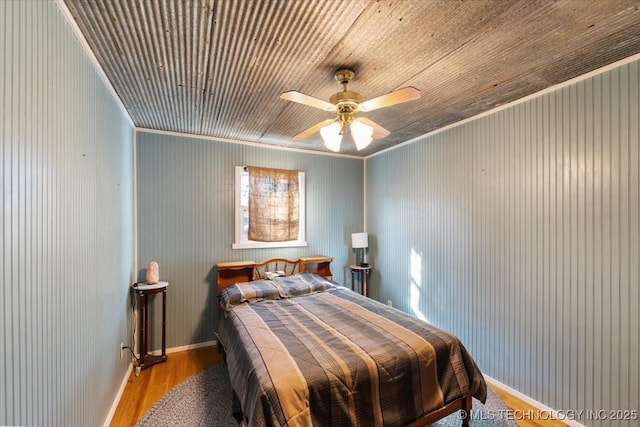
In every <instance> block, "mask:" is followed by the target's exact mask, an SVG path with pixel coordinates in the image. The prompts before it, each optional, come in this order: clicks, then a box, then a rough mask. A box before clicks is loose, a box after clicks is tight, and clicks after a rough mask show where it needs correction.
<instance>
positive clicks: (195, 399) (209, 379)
mask: <svg viewBox="0 0 640 427" xmlns="http://www.w3.org/2000/svg"><path fill="white" fill-rule="evenodd" d="M488 392H489V393H488V398H487V403H486V405H483V404H482V403H480V402H479V401H477V400H475V399H474V401H473V410H472V420H471V426H473V427H489V426H499V427H515V426H516V424H515V422H513V421H511V420H508V419H506V417H507V407H506V406H505V405H504V402H502V400H501V399H500V397H498V395H496V394H495V392H494V391H493V390H491V388H489V390H488ZM231 408H232V392H231V384H230V383H229V376H228V374H227V370H226V367H225V366H224V365H223V364H222V363H219V364H217V365H214V366H212V367H210V368H208V369H205V370H204V371H202V372H199V373H197V374H195V375H194V376H192V377H191V378H189V379H187V380H185V381H183V382H182V383H180V384H178V385H177V386H175V387H174V388H173V389H171V390H170V391H169V393H167V394H166V395H165V396H164V397H163V398H162V399H160V400H159V401H158V402H156V404H155V405H153V407H151V409H149V411H147V413H146V414H145V415H144V417H142V419H140V421H138V423H137V424H136V426H137V427H151V426H153V427H156V426H157V427H160V426H167V427H169V426H171V427H174V426H189V427H191V426H223V427H226V426H229V427H231V426H237V425H238V423H237V422H236V421H235V419H234V418H233V416H232V409H231ZM458 414H459V413H457V414H453V415H450V416H448V417H446V418H444V419H442V420H440V421H438V422H437V423H436V424H434V426H437V427H449V426H460V425H461V423H460V417H459V415H458Z"/></svg>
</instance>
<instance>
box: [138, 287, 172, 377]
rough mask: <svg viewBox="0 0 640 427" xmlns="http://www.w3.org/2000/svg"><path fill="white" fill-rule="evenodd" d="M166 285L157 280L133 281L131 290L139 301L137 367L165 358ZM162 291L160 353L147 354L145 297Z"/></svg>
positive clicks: (161, 360)
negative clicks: (149, 282)
mask: <svg viewBox="0 0 640 427" xmlns="http://www.w3.org/2000/svg"><path fill="white" fill-rule="evenodd" d="M167 286H169V283H168V282H158V283H154V284H152V285H150V284H147V283H134V284H133V290H134V291H135V293H136V295H137V296H138V300H139V301H140V317H141V318H142V322H141V325H140V336H141V348H140V360H139V363H138V368H140V369H145V368H148V367H149V366H151V365H155V364H156V363H159V362H165V361H166V360H167V347H166V342H165V339H166V321H167V314H166V313H167ZM159 293H162V353H161V354H160V356H156V355H151V354H149V336H148V335H149V315H148V313H147V297H148V296H149V295H154V294H159Z"/></svg>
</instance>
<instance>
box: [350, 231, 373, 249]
mask: <svg viewBox="0 0 640 427" xmlns="http://www.w3.org/2000/svg"><path fill="white" fill-rule="evenodd" d="M351 247H352V248H367V247H369V235H368V234H367V233H352V234H351Z"/></svg>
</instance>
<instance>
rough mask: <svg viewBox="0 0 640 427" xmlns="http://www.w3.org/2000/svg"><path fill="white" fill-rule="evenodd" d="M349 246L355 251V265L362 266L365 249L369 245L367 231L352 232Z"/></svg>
mask: <svg viewBox="0 0 640 427" xmlns="http://www.w3.org/2000/svg"><path fill="white" fill-rule="evenodd" d="M351 247H352V248H353V249H354V250H355V252H356V265H357V266H362V264H363V263H364V252H365V249H366V248H368V247H369V235H368V234H367V233H352V234H351Z"/></svg>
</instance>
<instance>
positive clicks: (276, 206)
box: [248, 166, 300, 242]
mask: <svg viewBox="0 0 640 427" xmlns="http://www.w3.org/2000/svg"><path fill="white" fill-rule="evenodd" d="M248 169H249V233H248V234H249V235H248V237H249V240H254V241H258V242H286V241H289V240H296V239H298V227H299V224H300V218H299V216H300V214H299V212H298V197H299V185H298V171H295V170H285V169H271V168H259V167H255V166H251V167H249V168H248Z"/></svg>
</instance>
